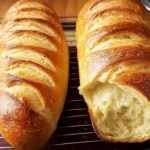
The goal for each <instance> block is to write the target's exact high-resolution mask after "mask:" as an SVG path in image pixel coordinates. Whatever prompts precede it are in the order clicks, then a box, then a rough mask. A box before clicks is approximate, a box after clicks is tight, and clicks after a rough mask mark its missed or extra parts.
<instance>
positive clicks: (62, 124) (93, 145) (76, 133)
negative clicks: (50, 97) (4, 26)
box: [0, 16, 150, 150]
mask: <svg viewBox="0 0 150 150" xmlns="http://www.w3.org/2000/svg"><path fill="white" fill-rule="evenodd" d="M65 17H69V18H71V17H73V18H75V16H61V17H60V18H65ZM0 19H3V17H0ZM62 25H63V29H64V31H65V35H66V38H67V41H68V45H69V53H70V76H69V87H68V94H67V98H66V103H65V107H64V110H63V112H62V115H61V117H60V120H59V124H58V128H57V130H56V132H55V133H54V135H53V136H52V137H51V138H50V140H49V141H48V143H47V144H46V145H45V146H44V147H43V148H42V149H41V150H60V149H61V150H81V149H82V150H97V149H101V150H144V149H145V150H146V149H147V150H148V149H149V150H150V144H149V142H145V143H141V144H136V143H134V144H114V143H106V142H104V141H103V140H101V139H99V138H98V137H97V136H96V134H95V132H94V130H93V128H92V123H91V121H90V117H89V114H88V109H87V106H86V104H85V102H84V100H83V97H82V96H80V95H79V92H78V86H79V76H78V65H77V50H76V40H75V22H63V23H62ZM0 150H13V148H12V147H11V146H10V145H9V144H8V143H7V142H6V141H5V140H4V138H3V137H1V136H0Z"/></svg>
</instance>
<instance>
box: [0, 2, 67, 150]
mask: <svg viewBox="0 0 150 150" xmlns="http://www.w3.org/2000/svg"><path fill="white" fill-rule="evenodd" d="M0 35H1V43H0V133H1V134H2V135H3V136H4V138H5V139H6V140H7V141H8V142H9V143H10V144H11V145H12V146H14V147H15V148H16V149H18V150H34V149H38V148H40V147H41V146H43V145H44V144H45V143H46V142H47V141H48V139H49V137H50V136H51V135H52V134H53V132H54V131H55V129H56V126H57V122H58V119H59V117H60V114H61V111H62V109H63V106H64V101H65V96H66V92H67V86H68V64H69V63H68V47H67V43H66V39H65V36H64V33H63V29H62V26H61V23H60V21H59V18H58V17H57V15H56V13H55V12H54V10H53V9H52V8H51V7H50V6H49V4H47V3H45V1H43V0H21V1H18V2H17V3H16V4H14V5H13V6H12V7H11V8H10V9H9V11H8V12H7V14H6V15H5V17H4V20H3V22H2V25H1V31H0Z"/></svg>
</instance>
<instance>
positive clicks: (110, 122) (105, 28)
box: [76, 0, 150, 142]
mask: <svg viewBox="0 0 150 150" xmlns="http://www.w3.org/2000/svg"><path fill="white" fill-rule="evenodd" d="M76 36H77V47H78V62H79V73H80V88H79V90H80V93H81V94H82V95H83V96H84V98H85V102H86V103H87V105H88V109H89V113H90V117H91V120H92V123H93V127H94V129H95V132H96V133H97V135H98V136H99V137H101V138H103V139H105V140H106V141H112V142H143V141H146V140H148V139H150V15H149V13H148V12H147V11H146V9H145V8H144V6H143V5H142V4H141V2H140V0H90V1H88V2H87V4H86V5H85V6H84V7H83V9H82V10H81V11H80V13H79V17H78V21H77V29H76Z"/></svg>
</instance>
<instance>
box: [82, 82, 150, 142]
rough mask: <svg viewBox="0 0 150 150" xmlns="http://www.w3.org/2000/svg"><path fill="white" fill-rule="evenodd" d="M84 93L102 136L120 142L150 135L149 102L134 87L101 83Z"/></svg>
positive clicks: (94, 122) (94, 121) (145, 137)
mask: <svg viewBox="0 0 150 150" xmlns="http://www.w3.org/2000/svg"><path fill="white" fill-rule="evenodd" d="M84 95H85V98H86V101H87V104H88V105H89V108H92V114H91V115H92V116H91V118H92V119H93V124H94V125H95V127H96V131H97V132H98V134H99V135H100V136H101V137H103V138H107V139H109V140H112V141H113V140H115V141H121V142H123V141H124V142H126V141H131V142H134V141H136V140H138V139H139V137H140V139H147V138H148V137H150V117H149V114H150V103H149V102H148V101H147V100H146V98H144V97H143V96H142V95H141V94H140V93H138V92H137V91H135V90H134V89H132V88H127V87H122V86H118V85H116V84H114V83H113V84H111V83H101V82H99V83H98V84H96V85H95V87H94V88H92V89H90V90H88V91H87V93H84Z"/></svg>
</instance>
